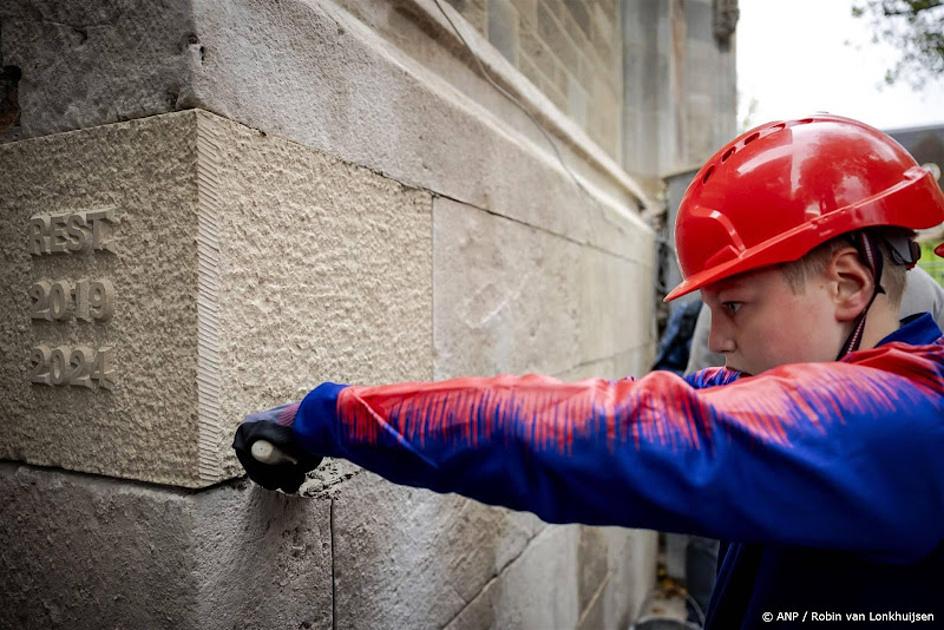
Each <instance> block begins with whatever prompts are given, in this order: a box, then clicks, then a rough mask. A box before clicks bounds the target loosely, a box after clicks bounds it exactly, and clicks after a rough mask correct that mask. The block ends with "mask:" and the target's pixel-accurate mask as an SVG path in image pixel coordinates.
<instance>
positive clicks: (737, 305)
mask: <svg viewBox="0 0 944 630" xmlns="http://www.w3.org/2000/svg"><path fill="white" fill-rule="evenodd" d="M743 305H744V302H722V303H721V306H722V308H724V310H726V311H727V312H728V313H730V314H731V315H734V314H735V313H737V312H738V311H739V310H741V307H742V306H743Z"/></svg>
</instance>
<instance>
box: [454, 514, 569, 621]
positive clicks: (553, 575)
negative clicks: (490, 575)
mask: <svg viewBox="0 0 944 630" xmlns="http://www.w3.org/2000/svg"><path fill="white" fill-rule="evenodd" d="M578 538H579V527H578V526H573V525H570V526H551V527H548V528H546V529H545V530H544V531H543V532H541V534H539V535H538V536H537V538H535V540H534V541H533V542H532V543H531V544H530V545H528V548H527V549H526V550H525V551H524V552H523V553H522V554H521V556H520V557H519V558H518V559H516V560H515V562H513V563H512V564H511V565H510V566H509V567H508V569H507V570H506V571H505V572H503V573H502V574H501V575H499V576H497V577H496V578H495V579H493V580H491V581H490V582H489V583H488V585H487V586H486V587H485V588H484V589H483V590H482V592H481V593H479V594H478V595H477V596H476V597H475V599H473V600H472V601H471V602H470V603H469V604H468V605H467V606H466V607H465V608H464V609H463V610H462V612H461V613H459V614H458V615H457V616H456V617H455V619H453V620H452V621H451V622H450V623H449V624H448V625H447V626H446V629H447V630H466V629H472V628H573V627H575V626H576V625H577V622H578V620H579V618H580V608H579V599H578V568H577V545H578V543H577V541H578Z"/></svg>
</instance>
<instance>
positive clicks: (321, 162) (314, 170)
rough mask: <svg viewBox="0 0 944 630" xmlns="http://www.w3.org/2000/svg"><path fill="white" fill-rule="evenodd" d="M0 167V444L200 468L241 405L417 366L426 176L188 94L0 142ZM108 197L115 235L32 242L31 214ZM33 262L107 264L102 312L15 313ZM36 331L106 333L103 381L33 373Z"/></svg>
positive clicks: (167, 467) (5, 451)
mask: <svg viewBox="0 0 944 630" xmlns="http://www.w3.org/2000/svg"><path fill="white" fill-rule="evenodd" d="M0 170H2V171H3V172H4V173H5V175H6V176H5V177H4V179H3V194H0V207H2V215H0V216H2V221H0V238H2V239H3V241H4V242H5V243H9V244H11V245H10V247H8V248H5V249H4V250H3V262H4V264H3V266H2V269H0V287H2V289H0V291H2V292H3V293H2V295H3V298H4V299H3V304H5V305H6V309H7V310H6V311H4V315H3V317H2V318H0V347H2V348H3V353H2V354H3V355H4V356H5V357H8V360H7V361H5V362H4V363H3V364H2V366H0V384H2V387H3V391H4V396H3V397H2V399H0V415H2V416H3V417H4V418H5V419H6V424H5V430H6V439H5V440H4V441H3V444H2V446H0V457H4V458H8V459H17V460H21V461H27V462H31V463H40V464H48V465H56V466H62V467H65V468H70V469H74V470H84V471H89V472H96V473H104V474H109V475H114V476H121V477H129V478H134V479H142V480H147V481H154V482H159V483H172V484H177V485H182V486H200V485H207V484H209V483H213V482H215V481H217V480H220V479H223V478H227V477H230V476H234V475H236V474H238V473H239V468H238V465H237V464H236V462H235V458H234V457H233V456H232V450H231V448H230V441H231V439H232V430H233V428H234V427H235V425H236V424H237V423H238V422H239V420H240V419H241V417H242V416H243V415H244V414H245V413H246V412H247V411H248V410H251V409H258V408H265V407H267V406H271V405H273V404H276V403H277V402H280V401H284V400H286V399H291V398H296V397H298V396H300V395H301V394H302V393H303V392H304V391H306V390H307V389H308V388H310V387H311V386H313V385H314V384H317V383H319V382H321V381H323V380H328V379H335V380H339V381H342V382H346V381H358V382H378V381H392V380H410V379H422V378H429V377H430V376H431V374H432V369H431V367H432V366H431V346H430V338H431V328H430V313H431V310H432V301H431V300H432V297H431V285H430V277H431V264H432V262H431V258H432V255H431V250H432V244H431V204H430V197H429V195H428V193H423V192H419V191H416V190H411V189H408V188H405V187H403V186H402V185H400V184H399V183H397V182H394V181H391V180H389V179H386V178H383V177H381V176H378V175H376V174H374V173H372V172H370V171H367V170H366V169H361V168H356V167H352V166H350V165H347V164H343V163H340V162H338V161H337V160H334V159H331V158H327V157H325V156H323V155H321V154H319V153H317V152H314V151H311V150H310V149H306V148H304V147H301V146H299V145H296V144H292V143H290V142H286V141H284V140H279V139H275V138H271V137H266V136H264V135H263V134H260V133H258V132H256V131H253V130H250V129H247V128H245V127H242V126H240V125H237V124H234V123H232V122H229V121H226V120H224V119H221V118H218V117H216V116H213V115H211V114H207V113H205V112H194V111H191V112H185V113H180V114H171V115H165V116H159V117H152V118H148V119H143V120H138V121H133V122H129V123H122V124H117V125H111V126H106V127H102V128H97V129H93V130H88V131H82V132H76V133H69V134H64V135H57V136H54V137H49V138H42V139H36V140H28V141H22V142H18V143H12V144H6V145H2V146H0ZM107 207H114V208H116V209H117V213H118V217H119V220H120V222H119V223H118V224H117V225H116V226H115V228H114V232H115V239H114V241H115V252H114V253H110V252H91V253H86V254H81V255H68V254H52V255H47V256H39V257H37V256H32V257H31V256H30V253H29V249H28V245H29V240H28V235H27V227H28V222H29V219H30V217H31V216H33V215H34V214H50V213H51V214H56V213H59V212H64V211H74V210H76V209H92V210H95V209H101V208H107ZM40 278H48V279H53V280H55V279H70V280H72V281H73V282H74V281H76V280H78V279H80V278H93V279H94V278H108V279H110V281H111V282H112V283H113V285H114V289H115V295H114V316H113V318H112V319H111V320H110V321H108V322H105V323H84V322H77V321H67V322H46V321H35V322H34V323H31V320H30V297H29V294H28V292H27V289H28V288H29V287H30V284H31V282H35V281H36V280H38V279H40ZM38 343H47V344H49V345H57V344H60V343H61V344H68V345H73V344H77V343H83V344H89V345H92V346H96V347H99V348H102V347H105V346H110V347H113V348H114V351H115V366H114V367H115V377H114V378H115V381H116V385H115V388H114V390H113V391H112V392H106V391H103V390H93V389H85V388H82V387H62V386H60V387H49V386H44V385H37V384H30V356H31V354H30V352H31V348H32V347H34V346H35V345H36V344H38ZM40 427H41V429H40Z"/></svg>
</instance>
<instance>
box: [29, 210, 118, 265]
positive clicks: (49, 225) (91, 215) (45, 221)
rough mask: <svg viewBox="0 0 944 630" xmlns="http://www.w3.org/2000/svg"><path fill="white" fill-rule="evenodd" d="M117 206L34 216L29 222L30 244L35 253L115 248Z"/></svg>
mask: <svg viewBox="0 0 944 630" xmlns="http://www.w3.org/2000/svg"><path fill="white" fill-rule="evenodd" d="M117 222H118V221H117V218H116V217H115V211H114V209H111V208H109V209H107V210H94V211H88V212H72V213H69V214H54V215H52V216H48V217H47V216H35V217H33V218H31V219H30V222H29V248H30V254H32V255H33V256H42V255H44V254H77V253H79V252H88V251H110V252H113V251H114V248H113V245H112V240H111V239H112V236H113V230H114V226H115V224H116V223H117Z"/></svg>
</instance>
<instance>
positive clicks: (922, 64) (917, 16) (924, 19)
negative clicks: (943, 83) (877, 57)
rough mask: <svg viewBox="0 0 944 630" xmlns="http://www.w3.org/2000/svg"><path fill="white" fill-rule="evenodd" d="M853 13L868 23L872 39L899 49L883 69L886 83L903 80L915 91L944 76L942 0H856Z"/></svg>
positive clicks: (943, 17) (943, 16)
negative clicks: (892, 64) (891, 63)
mask: <svg viewBox="0 0 944 630" xmlns="http://www.w3.org/2000/svg"><path fill="white" fill-rule="evenodd" d="M852 15H853V17H857V18H862V19H866V20H868V21H869V22H870V24H871V26H872V32H873V35H872V41H873V42H876V43H877V42H879V41H885V42H888V43H890V44H892V45H893V46H895V47H896V48H898V50H899V51H900V52H901V57H900V58H899V60H898V62H897V63H896V64H895V66H894V67H892V68H889V69H888V70H887V71H886V72H885V82H886V83H888V84H889V85H891V84H893V83H896V82H897V81H905V82H907V83H908V84H909V85H911V87H912V88H914V89H916V90H917V89H920V88H922V87H924V85H925V84H926V83H927V82H928V80H931V79H936V78H939V77H941V76H942V75H944V0H856V1H855V2H854V3H853V6H852Z"/></svg>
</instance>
